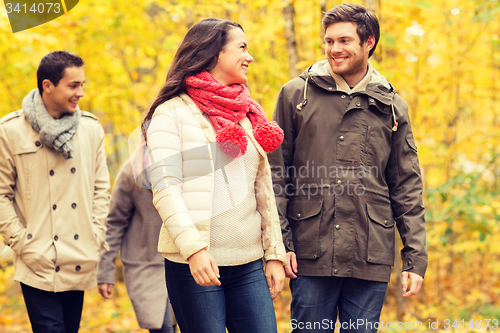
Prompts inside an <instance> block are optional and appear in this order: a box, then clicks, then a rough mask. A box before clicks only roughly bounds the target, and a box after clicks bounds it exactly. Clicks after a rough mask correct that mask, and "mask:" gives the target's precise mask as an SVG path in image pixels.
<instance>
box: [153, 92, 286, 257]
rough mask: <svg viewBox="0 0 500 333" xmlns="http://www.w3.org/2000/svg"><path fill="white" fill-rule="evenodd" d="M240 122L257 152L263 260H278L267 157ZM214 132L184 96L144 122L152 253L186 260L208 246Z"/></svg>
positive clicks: (246, 124) (278, 237)
mask: <svg viewBox="0 0 500 333" xmlns="http://www.w3.org/2000/svg"><path fill="white" fill-rule="evenodd" d="M240 124H241V125H242V127H243V128H244V129H245V131H246V132H247V136H248V138H249V140H252V142H253V143H254V144H255V146H256V147H257V150H258V151H259V153H260V154H261V155H262V156H263V158H262V159H261V161H262V162H261V163H260V165H259V172H258V175H257V179H256V186H258V188H256V190H255V193H256V200H257V210H258V212H259V213H260V215H261V216H262V246H263V250H264V259H265V260H266V261H267V260H280V261H281V262H283V263H284V262H285V258H286V254H285V248H284V245H283V239H282V236H281V227H280V222H279V218H278V213H277V209H276V202H275V198H274V192H273V188H272V181H271V169H270V166H269V162H268V161H267V155H266V153H265V152H264V150H263V149H262V148H261V147H260V145H259V144H258V143H257V141H255V139H254V137H253V136H252V134H251V130H252V125H251V123H250V121H249V120H248V118H244V119H243V120H242V121H240ZM215 135H216V133H215V130H214V128H213V126H212V124H211V122H210V119H209V118H208V115H206V114H203V113H202V111H201V110H200V109H199V108H198V107H197V106H196V104H195V103H194V102H193V100H192V99H191V98H190V97H189V96H188V95H186V94H181V95H180V96H177V97H175V98H172V99H170V100H168V101H167V102H165V103H163V104H162V105H160V106H159V107H158V108H157V109H156V111H155V113H154V116H153V119H152V120H151V123H150V124H149V128H148V132H147V137H148V140H147V141H148V147H149V149H150V163H151V167H150V170H151V183H152V188H153V203H154V205H155V207H156V209H157V210H158V212H159V214H160V216H161V218H162V220H163V226H162V228H161V231H160V238H159V242H158V251H159V252H161V253H162V254H163V256H164V257H165V258H167V259H169V260H172V261H176V262H184V263H187V259H188V258H189V257H190V256H191V255H192V254H194V253H196V252H198V251H199V250H201V249H207V250H208V249H209V246H210V220H211V216H212V196H213V189H214V160H213V153H214V151H213V148H214V144H215Z"/></svg>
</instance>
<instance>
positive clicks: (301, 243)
mask: <svg viewBox="0 0 500 333" xmlns="http://www.w3.org/2000/svg"><path fill="white" fill-rule="evenodd" d="M322 207H323V199H322V198H321V199H308V198H292V199H290V201H288V207H287V217H288V221H289V222H290V227H291V228H292V236H293V246H294V247H295V253H296V255H297V259H316V258H318V257H319V256H320V255H321V253H320V239H319V236H320V235H319V229H320V225H321V216H322V213H321V208H322Z"/></svg>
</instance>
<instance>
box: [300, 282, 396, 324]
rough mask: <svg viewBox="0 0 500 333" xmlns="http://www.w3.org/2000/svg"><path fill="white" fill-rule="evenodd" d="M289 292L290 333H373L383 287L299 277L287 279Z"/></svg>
mask: <svg viewBox="0 0 500 333" xmlns="http://www.w3.org/2000/svg"><path fill="white" fill-rule="evenodd" d="M290 290H291V291H292V304H291V318H292V319H291V322H290V325H291V328H292V329H293V331H292V332H293V333H299V332H308V333H313V332H314V333H319V332H321V333H327V332H332V333H333V332H334V331H335V328H337V329H340V332H341V333H344V332H349V333H351V332H356V333H375V332H377V329H378V327H379V318H380V312H381V311H382V305H383V304H384V298H385V292H386V290H387V283H386V282H376V281H368V280H360V279H355V278H342V277H334V276H326V277H323V276H299V277H297V279H290ZM337 314H338V317H339V322H338V323H336V321H337Z"/></svg>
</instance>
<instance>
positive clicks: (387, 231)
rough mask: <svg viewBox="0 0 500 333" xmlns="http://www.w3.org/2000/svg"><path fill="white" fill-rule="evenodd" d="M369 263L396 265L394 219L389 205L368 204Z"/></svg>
mask: <svg viewBox="0 0 500 333" xmlns="http://www.w3.org/2000/svg"><path fill="white" fill-rule="evenodd" d="M366 208H367V212H368V217H369V221H368V245H367V258H366V259H367V261H368V262H370V263H372V264H382V265H390V266H393V265H394V241H395V235H394V218H393V216H392V210H391V206H390V205H389V204H380V203H373V202H368V203H367V204H366Z"/></svg>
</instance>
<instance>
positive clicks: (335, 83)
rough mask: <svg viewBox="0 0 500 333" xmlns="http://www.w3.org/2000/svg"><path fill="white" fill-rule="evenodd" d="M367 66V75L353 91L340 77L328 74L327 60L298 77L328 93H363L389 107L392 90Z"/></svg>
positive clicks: (389, 85) (383, 79)
mask: <svg viewBox="0 0 500 333" xmlns="http://www.w3.org/2000/svg"><path fill="white" fill-rule="evenodd" d="M368 66H369V71H368V73H367V75H366V76H365V78H364V79H363V80H361V82H360V83H359V84H358V85H357V86H356V87H354V89H350V88H349V85H347V83H346V82H345V80H344V79H343V78H342V76H340V75H335V76H332V75H331V74H330V71H331V69H330V65H329V64H328V61H327V60H322V61H320V62H317V63H315V64H314V65H312V66H310V67H309V68H307V69H306V70H305V71H304V72H303V73H302V74H301V75H300V77H301V78H302V79H303V80H306V79H308V81H309V83H311V84H313V85H315V86H317V87H320V88H322V89H325V90H328V91H342V92H345V93H347V94H354V93H364V94H366V95H368V96H370V97H372V98H374V99H376V100H378V101H379V102H381V103H383V104H385V105H391V104H392V102H393V99H394V95H395V92H394V88H393V87H392V86H391V84H390V83H389V82H388V81H387V80H386V78H385V77H383V76H382V75H381V74H380V73H379V72H377V70H376V69H374V68H373V67H372V65H371V64H370V63H368ZM370 69H371V71H370ZM347 88H348V89H349V91H347ZM363 88H364V89H363Z"/></svg>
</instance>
